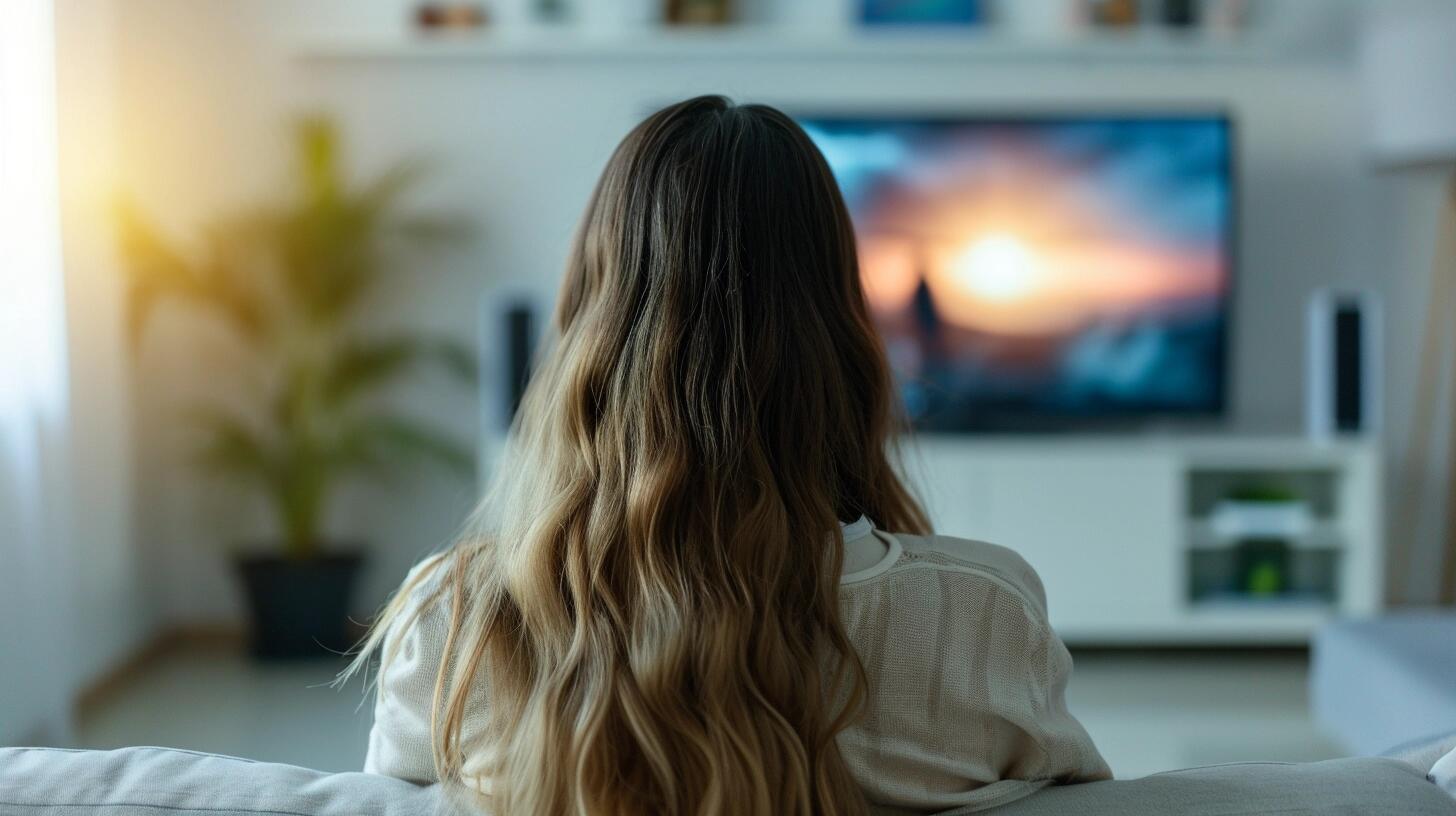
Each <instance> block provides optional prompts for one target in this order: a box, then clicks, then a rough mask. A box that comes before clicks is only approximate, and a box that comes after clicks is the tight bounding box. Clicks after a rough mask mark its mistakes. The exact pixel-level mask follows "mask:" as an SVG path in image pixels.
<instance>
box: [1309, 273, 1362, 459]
mask: <svg viewBox="0 0 1456 816" xmlns="http://www.w3.org/2000/svg"><path fill="white" fill-rule="evenodd" d="M1380 338H1381V328H1380V308H1379V304H1378V302H1377V300H1376V298H1375V295H1374V294H1372V293H1370V292H1359V291H1347V290H1335V289H1325V290H1321V291H1319V292H1316V293H1315V295H1314V297H1312V298H1310V302H1309V316H1308V336H1307V338H1306V342H1307V352H1308V361H1307V369H1308V370H1307V373H1306V384H1305V414H1306V421H1307V424H1308V428H1309V433H1310V435H1312V436H1317V437H1328V436H1336V435H1342V434H1361V433H1370V432H1373V431H1377V430H1379V428H1380V360H1381V355H1380Z"/></svg>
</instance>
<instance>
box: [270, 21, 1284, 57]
mask: <svg viewBox="0 0 1456 816" xmlns="http://www.w3.org/2000/svg"><path fill="white" fill-rule="evenodd" d="M293 52H294V55H295V57H296V58H298V59H300V60H303V61H306V62H338V61H357V60H389V61H399V60H406V61H436V60H440V61H551V62H559V61H622V62H626V61H638V62H640V61H660V60H742V59H793V60H801V59H802V60H814V61H825V60H830V61H832V60H892V61H944V60H953V61H972V62H974V61H987V62H1029V63H1036V62H1041V63H1052V64H1056V63H1174V64H1200V63H1217V64H1227V63H1239V62H1259V61H1268V60H1274V59H1286V58H1298V57H1300V56H1305V55H1307V53H1306V51H1305V50H1304V49H1302V48H1300V47H1299V46H1298V44H1297V43H1295V42H1288V41H1285V40H1284V39H1283V38H1275V37H1269V36H1258V35H1255V34H1245V35H1239V36H1220V35H1213V34H1203V33H1177V32H1167V31H1158V30H1151V31H1140V32H1132V33H1113V34H1106V33H1098V34H1081V35H1076V36H1068V37H1065V38H1060V39H1027V38H1022V37H1015V36H1011V35H1007V34H1004V33H999V32H994V31H965V32H961V31H929V32H927V31H912V30H887V31H856V30H839V31H835V30H829V31H812V30H803V29H788V30H783V29H775V28H767V27H754V26H737V27H731V28H725V29H721V30H717V29H697V30H693V29H640V30H623V31H613V32H601V33H588V32H583V31H579V30H573V29H563V30H552V29H541V30H527V31H520V32H511V33H507V32H495V31H484V32H481V33H480V34H472V33H465V34H446V35H430V36H422V35H413V36H411V35H404V34H401V35H397V36H379V35H374V36H360V35H351V36H345V35H341V36H336V37H314V38H310V39H307V40H304V41H301V42H299V43H297V44H296V45H295V46H294V48H293Z"/></svg>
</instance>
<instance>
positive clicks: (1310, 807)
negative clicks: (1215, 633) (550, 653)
mask: <svg viewBox="0 0 1456 816" xmlns="http://www.w3.org/2000/svg"><path fill="white" fill-rule="evenodd" d="M441 798H442V797H440V796H439V793H438V790H437V789H436V788H433V787H429V788H421V787H416V786H414V785H411V784H409V783H407V782H402V781H400V780H397V779H389V778H386V777H381V776H373V775H370V774H362V773H344V774H327V773H322V772H320V771H311V770H308V769H305V768H295V767H292V766H289V765H275V764H272V763H267V762H252V761H250V760H246V759H233V758H230V757H219V756H212V755H209V754H198V753H193V752H190V751H174V750H169V749H165V748H123V749H120V750H116V751H65V750H57V749H49V748H0V814H4V816H97V814H107V816H158V815H159V814H172V816H176V814H198V815H199V816H204V815H205V816H362V815H363V814H369V815H370V816H374V814H378V815H379V816H433V814H436V813H438V812H440V810H441ZM991 813H992V814H994V816H1052V814H1056V815H1057V816H1063V814H1079V816H1176V814H1206V815H1207V816H1214V814H1217V816H1238V815H1239V814H1248V815H1249V816H1252V815H1253V814H1271V813H1278V814H1375V813H1400V814H1406V815H1407V816H1428V815H1429V816H1456V799H1451V798H1449V797H1447V796H1446V795H1445V794H1443V793H1441V792H1440V791H1439V790H1437V789H1436V786H1434V785H1432V784H1431V783H1429V782H1427V781H1426V780H1425V779H1424V778H1423V777H1422V776H1421V772H1420V771H1418V770H1417V769H1416V768H1414V767H1412V766H1411V765H1408V764H1406V763H1404V762H1400V761H1397V760H1393V759H1340V760H1332V761H1330V762H1317V763H1310V764H1302V765H1300V764H1285V763H1244V764H1237V765H1216V766H1212V767H1208V768H1194V769H1191V770H1186V771H1173V772H1170V773H1164V774H1155V775H1153V776H1148V777H1143V778H1142V779H1135V780H1125V781H1115V782H1095V783H1092V784H1089V785H1073V786H1068V787H1061V788H1048V789H1045V790H1043V791H1041V792H1039V793H1037V794H1035V795H1033V796H1031V797H1030V798H1027V799H1023V800H1022V801H1020V802H1015V803H1012V804H1010V805H1006V806H1004V807H1001V808H998V809H996V810H994V811H991Z"/></svg>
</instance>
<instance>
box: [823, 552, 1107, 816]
mask: <svg viewBox="0 0 1456 816" xmlns="http://www.w3.org/2000/svg"><path fill="white" fill-rule="evenodd" d="M960 544H962V542H957V541H954V540H952V541H949V542H947V541H944V540H942V541H938V542H935V547H934V548H931V547H929V546H927V547H918V548H916V551H907V557H906V559H905V560H904V561H902V562H901V564H900V565H899V566H897V567H896V568H895V569H894V570H893V571H892V572H891V573H890V574H888V575H886V576H885V578H884V579H882V580H879V581H875V582H872V583H870V584H867V585H865V586H863V587H861V588H857V589H852V590H850V591H849V592H847V593H844V594H843V595H842V596H841V604H842V606H843V607H844V608H845V612H846V624H847V626H848V628H849V631H850V634H851V638H852V639H853V640H854V641H855V645H856V647H857V649H858V650H859V651H860V657H861V660H862V662H863V664H864V667H865V671H866V675H867V679H868V681H869V693H870V700H869V705H868V710H867V711H866V714H865V716H864V718H863V719H862V720H861V721H860V722H858V723H856V724H855V725H854V726H852V727H851V728H849V729H847V730H846V731H844V732H842V733H841V735H840V740H839V741H840V747H841V752H842V753H843V754H844V756H845V759H846V761H847V762H848V764H849V765H850V768H851V770H852V771H853V772H854V774H855V776H856V778H857V779H858V780H859V781H860V783H861V785H862V787H864V788H865V791H866V793H867V795H868V796H869V798H870V801H871V802H872V803H874V804H876V805H881V806H890V807H894V808H898V809H902V810H907V811H910V812H936V811H941V810H947V809H951V808H959V809H961V810H959V811H957V812H970V811H976V810H984V809H990V808H994V807H997V806H999V805H1003V804H1006V803H1007V802H1010V801H1014V800H1016V799H1019V798H1022V797H1024V796H1028V795H1031V794H1032V793H1034V792H1035V791H1036V790H1038V789H1040V788H1042V787H1044V786H1046V785H1051V784H1058V783H1069V782H1084V781H1092V780H1098V779H1106V778H1109V777H1110V775H1111V772H1110V770H1109V769H1108V767H1107V763H1106V762H1105V761H1104V760H1103V759H1102V756H1101V754H1100V753H1099V752H1098V750H1097V748H1096V746H1095V745H1094V744H1093V742H1092V739H1091V737H1090V736H1089V735H1088V734H1087V732H1086V730H1085V729H1083V728H1082V725H1081V724H1080V723H1079V722H1077V720H1076V718H1075V717H1073V716H1072V714H1071V713H1070V712H1069V711H1068V710H1067V705H1066V688H1067V683H1068V681H1069V680H1070V678H1071V672H1072V661H1071V657H1070V655H1069V654H1068V652H1067V650H1066V647H1065V646H1063V644H1062V642H1061V640H1060V639H1059V638H1058V637H1057V636H1056V634H1055V632H1053V631H1052V629H1051V626H1050V625H1049V624H1048V622H1047V616H1046V605H1045V604H1046V601H1045V596H1044V593H1043V591H1042V588H1041V583H1040V581H1039V580H1038V579H1037V578H1036V575H1035V573H1034V572H1032V571H1031V568H1030V567H1029V566H1027V565H1026V564H1025V562H1024V561H1022V560H1021V559H1020V558H1019V557H1016V556H1015V555H1014V554H1013V553H1011V552H1010V551H1008V550H1004V549H1003V548H994V549H992V548H991V545H985V544H979V543H972V542H963V544H964V546H960ZM846 596H847V597H846Z"/></svg>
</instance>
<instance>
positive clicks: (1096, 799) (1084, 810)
mask: <svg viewBox="0 0 1456 816" xmlns="http://www.w3.org/2000/svg"><path fill="white" fill-rule="evenodd" d="M989 813H990V814H991V815H992V816H1050V815H1051V814H1054V813H1066V814H1072V813H1075V814H1078V816H1127V815H1128V814H1137V816H1143V815H1144V814H1146V816H1153V814H1199V816H1255V814H1280V816H1294V815H1295V814H1308V816H1337V815H1338V814H1351V816H1353V815H1354V814H1388V813H1389V814H1395V813H1399V814H1404V815H1405V816H1427V815H1428V814H1429V816H1437V815H1438V814H1439V815H1440V816H1452V814H1456V799H1452V798H1451V797H1449V796H1447V795H1446V794H1445V793H1442V792H1441V790H1440V789H1438V788H1437V787H1436V786H1435V785H1433V784H1431V783H1430V782H1428V781H1427V780H1426V778H1425V775H1424V774H1423V772H1422V771H1420V770H1418V769H1417V768H1415V767H1414V766H1412V765H1410V764H1408V763H1405V762H1401V761H1399V760H1395V759H1387V758H1380V757H1373V758H1358V759H1332V760H1329V761H1327V762H1306V763H1287V762H1240V763H1235V764H1230V765H1211V766H1208V767H1206V768H1189V769H1187V770H1182V771H1168V772H1167V773H1159V774H1152V775H1151V776H1145V777H1142V778H1141V779H1128V780H1118V781H1114V782H1092V783H1090V784H1086V785H1071V786H1067V787H1060V788H1046V789H1044V790H1042V791H1041V792H1040V793H1038V794H1036V795H1035V796H1032V797H1031V798H1030V799H1026V800H1023V801H1021V802H1013V803H1012V804H1010V805H1007V806H1005V807H1001V808H997V809H996V810H992V811H989Z"/></svg>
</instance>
